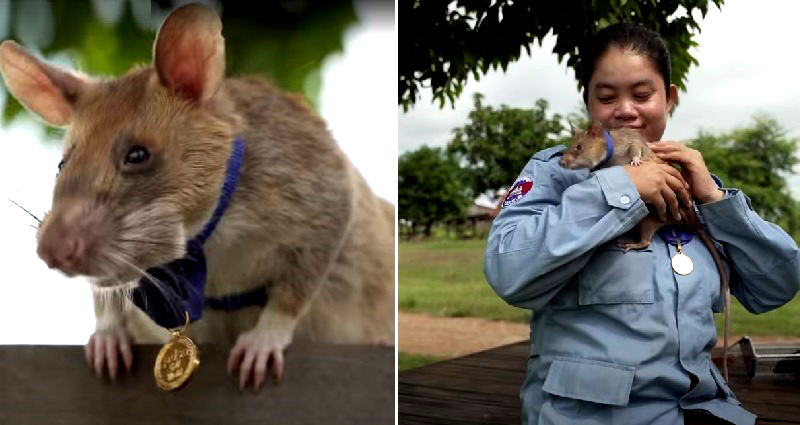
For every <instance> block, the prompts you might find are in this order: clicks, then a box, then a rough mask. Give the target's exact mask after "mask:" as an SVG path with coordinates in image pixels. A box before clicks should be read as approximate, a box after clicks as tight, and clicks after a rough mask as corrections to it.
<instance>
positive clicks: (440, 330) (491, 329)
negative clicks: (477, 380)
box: [398, 311, 530, 357]
mask: <svg viewBox="0 0 800 425" xmlns="http://www.w3.org/2000/svg"><path fill="white" fill-rule="evenodd" d="M398 326H399V336H398V346H399V348H398V349H399V351H403V352H406V353H414V354H427V355H431V356H437V357H458V356H463V355H466V354H470V353H474V352H477V351H483V350H487V349H489V348H493V347H497V346H499V345H505V344H510V343H512V342H518V341H525V340H527V339H528V335H529V332H530V329H529V327H528V325H527V324H524V323H513V322H499V321H495V320H487V319H480V318H476V317H433V316H428V315H424V314H416V313H405V312H402V311H401V312H399V313H398Z"/></svg>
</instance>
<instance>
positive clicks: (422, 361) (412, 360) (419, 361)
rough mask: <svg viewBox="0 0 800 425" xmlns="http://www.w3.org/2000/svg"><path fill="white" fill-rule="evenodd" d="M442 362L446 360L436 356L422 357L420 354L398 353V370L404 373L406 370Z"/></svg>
mask: <svg viewBox="0 0 800 425" xmlns="http://www.w3.org/2000/svg"><path fill="white" fill-rule="evenodd" d="M442 360H445V359H444V358H441V357H436V356H422V355H419V354H409V353H403V352H400V353H397V370H398V371H399V372H402V371H404V370H406V369H414V368H415V367H420V366H425V365H427V364H431V363H436V362H439V361H442Z"/></svg>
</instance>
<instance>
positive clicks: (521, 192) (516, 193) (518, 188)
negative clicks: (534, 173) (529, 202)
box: [503, 176, 533, 208]
mask: <svg viewBox="0 0 800 425" xmlns="http://www.w3.org/2000/svg"><path fill="white" fill-rule="evenodd" d="M532 188H533V177H528V176H525V177H522V178H520V179H519V180H517V181H516V182H514V185H513V186H511V189H509V190H508V194H506V197H505V199H503V208H505V207H507V206H509V205H514V204H516V203H517V202H518V201H519V200H520V199H522V198H523V197H524V196H525V195H526V194H527V193H528V192H530V190H531V189H532Z"/></svg>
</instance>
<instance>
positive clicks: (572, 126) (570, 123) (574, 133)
mask: <svg viewBox="0 0 800 425" xmlns="http://www.w3.org/2000/svg"><path fill="white" fill-rule="evenodd" d="M567 122H568V123H569V130H570V132H572V135H573V136H576V135H577V134H578V133H580V132H581V130H580V129H579V128H578V127H575V124H573V123H572V121H567Z"/></svg>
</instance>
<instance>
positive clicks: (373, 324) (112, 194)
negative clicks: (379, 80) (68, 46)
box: [0, 4, 394, 389]
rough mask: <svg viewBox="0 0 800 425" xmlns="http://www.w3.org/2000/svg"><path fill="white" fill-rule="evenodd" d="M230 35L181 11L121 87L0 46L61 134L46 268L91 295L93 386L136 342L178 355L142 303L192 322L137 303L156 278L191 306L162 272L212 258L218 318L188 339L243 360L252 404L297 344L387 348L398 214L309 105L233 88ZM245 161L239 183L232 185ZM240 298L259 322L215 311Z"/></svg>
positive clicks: (210, 316)
mask: <svg viewBox="0 0 800 425" xmlns="http://www.w3.org/2000/svg"><path fill="white" fill-rule="evenodd" d="M221 30H222V23H221V21H220V19H219V17H218V16H217V15H216V13H215V12H214V11H213V10H212V9H210V8H208V7H206V6H202V5H199V4H190V5H186V6H183V7H180V8H178V9H176V10H175V11H173V12H172V13H171V14H170V15H169V16H168V17H167V18H166V20H165V21H164V23H163V24H162V26H161V28H160V29H159V31H158V34H157V36H156V40H155V44H154V48H153V64H152V65H151V66H142V67H136V68H134V69H133V70H131V71H130V72H128V73H127V74H125V75H124V76H122V77H119V78H116V79H100V78H94V77H89V76H85V75H81V74H79V73H76V72H71V71H67V70H62V69H59V68H56V67H53V66H51V65H48V64H46V63H43V62H41V61H39V60H37V59H36V58H34V57H33V56H32V55H30V54H28V53H27V52H25V51H24V50H23V49H22V48H21V47H20V46H19V45H17V44H16V43H14V42H12V41H5V42H3V43H2V44H0V70H1V71H2V74H3V76H4V78H5V81H6V83H7V86H8V88H9V90H10V92H11V93H12V94H13V95H14V96H15V97H16V98H17V99H19V100H20V101H21V102H22V103H23V104H24V105H25V106H26V107H27V108H28V109H30V110H31V111H33V112H34V113H36V114H37V115H39V116H40V117H41V118H43V119H44V120H45V121H46V122H48V123H49V124H51V125H54V126H60V127H66V129H67V132H66V137H65V142H64V158H63V161H62V162H61V164H59V169H60V172H59V175H58V177H57V180H56V185H55V190H54V194H53V207H52V209H51V211H50V212H49V213H48V214H47V216H46V217H45V219H44V220H43V221H42V223H41V225H40V227H39V233H38V241H39V247H38V254H39V256H40V257H41V258H42V259H43V260H44V261H45V262H46V263H47V264H48V265H49V266H50V267H51V268H57V269H59V270H61V271H62V272H64V273H65V274H67V275H70V276H72V275H86V276H89V277H90V279H91V281H92V282H93V284H94V287H95V307H96V308H95V311H96V315H97V328H96V331H95V333H94V334H93V335H92V337H91V339H90V341H89V343H88V344H87V358H88V360H89V362H90V364H91V365H92V366H93V368H94V369H95V371H96V372H97V373H98V374H101V375H103V374H105V373H106V371H107V372H108V374H109V375H110V376H111V377H112V378H114V377H115V376H116V374H117V371H118V355H121V357H122V360H123V362H124V363H125V365H126V366H127V367H128V368H130V364H131V350H130V343H132V342H135V343H156V342H165V341H166V340H167V339H169V337H170V334H169V332H168V331H167V330H165V329H164V328H163V327H161V326H158V325H157V324H156V323H155V322H154V321H153V320H151V318H150V317H148V316H147V315H146V314H145V313H144V312H143V311H142V310H141V309H140V308H137V307H136V306H134V305H133V303H132V301H131V295H132V294H133V295H138V296H139V299H138V302H137V305H138V306H142V307H143V308H145V309H146V310H148V311H149V309H150V308H151V307H153V308H156V307H157V308H156V310H158V309H159V308H160V309H161V310H165V311H170V310H175V312H176V313H179V317H183V316H182V315H183V313H182V312H181V311H178V310H181V308H182V306H183V305H182V304H180V301H177V302H175V301H174V300H173V299H172V298H165V299H160V298H158V297H155V298H153V297H151V295H153V294H154V292H152V291H150V292H141V291H140V289H141V288H142V287H143V285H144V283H148V282H149V283H150V284H151V285H154V286H153V288H155V289H156V291H155V292H159V291H161V292H164V293H166V292H165V291H167V290H168V289H169V287H170V286H169V285H168V284H167V283H166V280H162V279H172V280H174V281H175V282H173V283H174V285H176V287H178V288H179V289H180V290H184V291H185V292H187V293H189V295H190V296H192V295H195V296H196V295H197V294H192V291H194V290H195V289H193V287H187V286H185V285H186V281H187V280H188V278H186V277H185V276H183V275H181V272H180V270H183V269H175V268H165V267H166V266H169V265H170V264H176V260H177V262H180V261H189V262H192V261H195V262H197V261H199V260H198V257H203V256H204V263H203V265H204V267H203V273H205V274H206V275H207V279H205V280H203V282H207V283H206V284H205V294H200V302H201V303H202V301H203V297H205V299H206V305H207V307H206V308H205V309H203V310H202V319H200V320H197V321H195V322H193V323H192V324H191V325H190V326H189V329H188V335H189V336H191V337H193V338H195V339H196V340H197V341H199V342H201V343H204V342H206V343H207V342H221V343H233V344H234V346H233V348H232V350H231V352H230V356H229V362H228V368H229V370H230V371H231V372H233V371H234V370H238V371H239V382H240V386H241V387H245V386H246V385H247V384H248V382H250V381H252V383H253V386H254V387H255V388H256V389H257V388H259V387H260V386H261V385H262V384H263V382H264V380H265V377H266V371H267V370H268V364H270V366H269V367H271V369H272V372H273V374H274V375H275V377H276V378H278V379H280V377H281V375H282V373H283V352H284V350H285V349H286V347H287V346H288V345H289V344H290V342H292V341H293V340H307V341H317V342H331V343H384V344H393V343H394V207H393V206H392V205H391V204H389V203H388V202H386V201H383V200H381V199H379V198H377V197H376V196H375V195H374V194H373V193H372V191H371V190H370V189H369V187H368V186H367V183H366V182H365V180H364V179H363V178H362V176H361V175H360V174H359V173H358V172H357V171H356V169H355V168H354V167H353V165H352V164H351V163H350V162H349V161H348V159H347V158H346V157H345V155H344V154H343V153H342V151H341V150H340V149H339V147H338V146H337V144H336V143H335V141H334V140H333V139H332V138H331V135H330V133H329V132H328V130H327V128H326V125H325V123H324V122H323V120H322V119H321V118H319V117H318V116H317V115H316V114H315V113H314V112H313V111H312V110H311V109H310V108H309V107H308V106H307V105H306V104H305V103H304V102H303V100H302V98H300V97H299V96H296V95H290V94H286V93H284V92H282V91H280V90H279V89H277V88H275V87H274V86H273V85H272V84H271V83H269V82H268V81H266V80H264V79H262V78H259V77H243V78H228V79H226V78H224V68H225V52H224V40H223V37H222V35H221ZM237 139H238V140H240V142H234V140H237ZM235 158H238V159H239V160H241V168H236V167H233V168H232V166H231V164H233V163H235V162H236V160H235ZM232 169H234V171H231V170H232ZM229 174H230V175H231V176H233V177H234V179H233V180H234V182H233V183H230V182H228V180H229V177H230V176H229ZM237 179H238V184H236V180H237ZM223 182H225V189H223ZM226 196H229V204H228V205H227V208H224V207H222V208H220V207H219V206H220V205H222V204H224V202H223V201H221V199H223V198H225V197H226ZM217 218H219V222H218V224H217V225H216V228H215V229H214V230H213V231H212V232H211V233H210V236H209V237H208V239H207V240H205V242H204V243H201V244H200V245H199V246H200V248H199V250H192V249H191V247H192V244H191V243H190V242H191V241H193V240H195V239H197V237H198V235H199V234H201V233H203V234H204V235H205V232H206V230H207V228H206V226H209V223H210V222H212V221H214V220H215V219H217ZM210 227H212V228H213V227H214V226H210ZM193 238H194V239H193ZM203 239H205V238H203ZM187 241H189V242H187ZM187 251H188V253H187ZM162 269H164V270H166V271H164V272H163V273H160V274H156V272H157V271H159V270H162ZM145 275H146V276H148V277H147V278H146V279H144V280H143V279H142V277H143V276H145ZM201 275H202V273H201ZM145 281H147V282H145ZM151 289H152V288H151ZM242 294H245V295H247V297H250V298H253V297H255V299H256V300H257V301H255V305H251V304H253V303H250V304H247V303H245V304H244V306H239V307H236V309H234V310H230V309H229V308H225V307H224V305H223V307H221V308H219V309H217V308H210V307H208V306H211V305H212V304H209V303H208V300H210V299H216V300H227V301H230V300H236V299H239V298H242V297H243V296H244V295H242ZM155 295H158V294H155ZM237 297H238V298H237ZM259 300H260V302H259ZM160 303H166V304H170V305H166V306H163V305H159V304H160ZM264 303H266V305H265V306H263V305H264ZM173 304H174V305H173ZM234 304H235V303H234ZM201 305H202V304H201ZM225 305H228V304H225Z"/></svg>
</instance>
